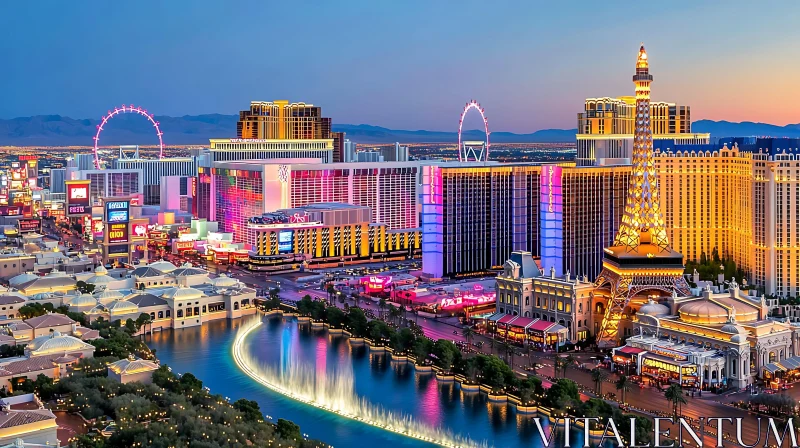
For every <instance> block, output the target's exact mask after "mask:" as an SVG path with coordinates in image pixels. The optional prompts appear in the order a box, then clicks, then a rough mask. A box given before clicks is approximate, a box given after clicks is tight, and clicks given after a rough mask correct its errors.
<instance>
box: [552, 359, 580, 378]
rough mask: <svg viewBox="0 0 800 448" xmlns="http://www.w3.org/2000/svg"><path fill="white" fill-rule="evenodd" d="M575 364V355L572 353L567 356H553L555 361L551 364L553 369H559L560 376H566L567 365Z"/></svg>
mask: <svg viewBox="0 0 800 448" xmlns="http://www.w3.org/2000/svg"><path fill="white" fill-rule="evenodd" d="M573 364H575V357H574V356H572V355H567V356H563V357H562V356H558V355H556V357H555V362H554V364H553V367H554V369H556V370H558V369H560V370H561V378H566V377H567V369H568V368H569V366H571V365H573Z"/></svg>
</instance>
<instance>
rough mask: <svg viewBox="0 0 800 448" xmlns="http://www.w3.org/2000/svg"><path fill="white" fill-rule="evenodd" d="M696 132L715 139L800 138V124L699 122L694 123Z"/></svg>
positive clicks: (693, 128)
mask: <svg viewBox="0 0 800 448" xmlns="http://www.w3.org/2000/svg"><path fill="white" fill-rule="evenodd" d="M692 131H694V132H710V133H711V135H712V136H713V137H789V138H798V137H800V124H787V125H786V126H778V125H774V124H769V123H754V122H752V121H742V122H741V123H734V122H730V121H713V120H699V121H695V122H694V123H692Z"/></svg>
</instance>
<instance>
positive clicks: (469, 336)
mask: <svg viewBox="0 0 800 448" xmlns="http://www.w3.org/2000/svg"><path fill="white" fill-rule="evenodd" d="M461 336H464V339H466V340H467V344H472V337H473V336H475V330H473V329H472V327H464V329H463V330H461Z"/></svg>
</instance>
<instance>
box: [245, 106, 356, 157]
mask: <svg viewBox="0 0 800 448" xmlns="http://www.w3.org/2000/svg"><path fill="white" fill-rule="evenodd" d="M236 135H237V137H238V138H240V139H254V140H320V139H332V140H333V149H334V151H333V158H332V160H331V161H332V162H342V161H343V152H344V138H345V135H344V133H343V132H333V131H332V129H331V119H330V118H326V117H323V116H322V108H321V107H318V106H314V105H313V104H306V103H290V102H289V101H286V100H276V101H251V102H250V109H248V110H243V111H241V112H239V121H238V122H237V123H236Z"/></svg>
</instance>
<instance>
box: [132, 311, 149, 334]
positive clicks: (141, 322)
mask: <svg viewBox="0 0 800 448" xmlns="http://www.w3.org/2000/svg"><path fill="white" fill-rule="evenodd" d="M135 323H136V332H139V331H140V330H141V329H142V327H144V328H145V331H147V324H150V323H152V319H151V318H150V315H149V314H147V313H141V314H139V317H137V318H136V322H135Z"/></svg>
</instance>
